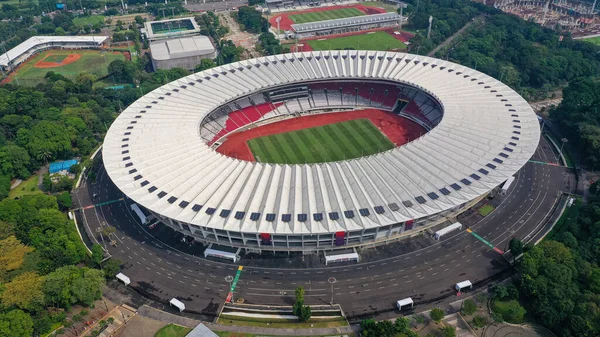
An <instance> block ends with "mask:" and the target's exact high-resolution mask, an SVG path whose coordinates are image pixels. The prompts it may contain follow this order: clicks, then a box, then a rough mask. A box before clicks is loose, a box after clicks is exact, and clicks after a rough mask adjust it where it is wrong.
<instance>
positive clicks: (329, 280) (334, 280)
mask: <svg viewBox="0 0 600 337" xmlns="http://www.w3.org/2000/svg"><path fill="white" fill-rule="evenodd" d="M327 282H329V284H331V302H329V304H330V305H333V285H334V284H335V283H336V282H337V280H336V279H335V277H333V276H332V277H330V278H328V279H327Z"/></svg>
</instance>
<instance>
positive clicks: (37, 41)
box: [0, 35, 108, 67]
mask: <svg viewBox="0 0 600 337" xmlns="http://www.w3.org/2000/svg"><path fill="white" fill-rule="evenodd" d="M106 39H108V36H101V35H96V36H32V37H30V38H29V39H27V40H25V41H24V42H22V43H20V44H19V45H18V46H16V47H14V48H13V49H11V50H9V51H8V52H6V53H4V54H2V55H0V66H4V67H6V66H8V64H9V62H10V61H12V60H14V59H17V58H19V56H21V55H23V54H24V53H26V52H27V51H29V50H30V49H32V48H34V47H36V46H39V45H43V44H46V43H90V42H91V43H95V44H96V45H101V44H102V43H104V41H106Z"/></svg>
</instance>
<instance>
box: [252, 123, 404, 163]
mask: <svg viewBox="0 0 600 337" xmlns="http://www.w3.org/2000/svg"><path fill="white" fill-rule="evenodd" d="M248 146H249V147H250V151H252V154H253V155H254V158H255V159H256V161H259V162H266V163H277V164H304V163H307V164H310V163H322V162H329V161H339V160H344V159H352V158H358V157H362V156H367V155H370V154H374V153H378V152H382V151H386V150H389V149H391V148H393V147H394V144H393V143H392V142H391V141H390V140H389V139H388V138H387V137H386V136H385V135H384V134H383V133H381V131H379V129H377V127H376V126H375V125H373V123H372V122H371V121H370V120H368V119H355V120H350V121H345V122H340V123H334V124H328V125H323V126H317V127H313V128H308V129H302V130H297V131H291V132H285V133H279V134H275V135H270V136H263V137H258V138H254V139H250V140H249V141H248Z"/></svg>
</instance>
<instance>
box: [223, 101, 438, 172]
mask: <svg viewBox="0 0 600 337" xmlns="http://www.w3.org/2000/svg"><path fill="white" fill-rule="evenodd" d="M363 118H366V119H369V120H371V122H372V123H373V124H374V125H375V126H377V128H378V129H379V130H381V132H383V134H385V135H386V136H387V137H388V138H389V139H390V140H391V141H392V142H393V143H394V144H396V146H401V145H404V144H406V143H408V142H410V141H412V140H414V139H416V138H419V136H420V135H421V134H424V133H425V132H426V130H425V129H424V128H423V127H422V126H420V125H419V124H417V123H415V122H412V121H410V120H408V119H405V118H402V117H400V116H397V115H394V114H392V113H389V112H386V111H382V110H377V109H365V110H358V111H349V112H335V113H323V114H318V115H311V116H303V117H298V118H293V119H288V120H284V121H279V122H275V123H271V124H267V125H263V126H259V127H256V128H253V129H250V130H246V131H241V132H236V133H233V134H231V135H230V136H228V137H227V140H226V141H225V142H224V143H223V144H222V145H221V146H219V147H218V148H217V152H219V153H222V154H224V155H227V156H230V157H235V158H238V159H241V160H247V161H255V159H254V156H253V155H252V152H251V151H250V148H249V147H248V143H247V142H248V140H250V139H254V138H258V137H263V136H269V135H274V134H278V133H285V132H290V131H295V130H301V129H307V128H312V127H315V126H321V125H327V124H334V123H339V122H343V121H349V120H353V119H363Z"/></svg>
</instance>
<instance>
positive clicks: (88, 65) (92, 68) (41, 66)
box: [10, 50, 125, 86]
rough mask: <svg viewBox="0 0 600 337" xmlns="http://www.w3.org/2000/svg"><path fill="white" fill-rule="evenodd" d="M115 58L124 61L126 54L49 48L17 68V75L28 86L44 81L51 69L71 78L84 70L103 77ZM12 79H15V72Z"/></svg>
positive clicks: (21, 82) (20, 81)
mask: <svg viewBox="0 0 600 337" xmlns="http://www.w3.org/2000/svg"><path fill="white" fill-rule="evenodd" d="M114 60H123V61H124V60H125V55H123V53H119V52H108V51H100V50H47V51H44V52H41V53H40V54H38V55H37V56H35V57H33V58H32V59H30V60H28V61H27V62H25V63H24V64H22V65H21V66H20V67H19V68H17V71H16V77H18V80H19V83H20V84H23V85H28V86H35V85H36V84H38V83H42V82H44V76H46V73H47V72H49V71H53V72H55V73H58V74H61V75H63V76H65V77H67V78H71V79H73V78H75V77H76V76H77V75H78V74H80V73H83V72H87V73H90V74H93V75H96V76H97V77H103V76H106V75H107V74H108V65H109V64H110V62H112V61H114ZM10 80H11V81H14V80H15V74H13V75H12V76H11V78H10Z"/></svg>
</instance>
